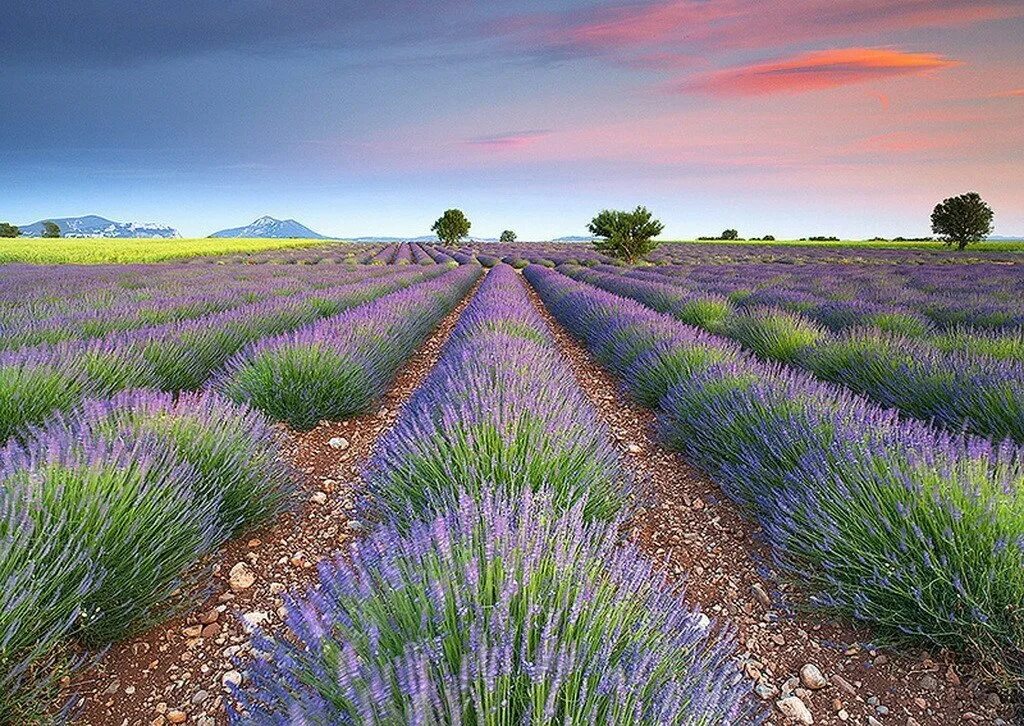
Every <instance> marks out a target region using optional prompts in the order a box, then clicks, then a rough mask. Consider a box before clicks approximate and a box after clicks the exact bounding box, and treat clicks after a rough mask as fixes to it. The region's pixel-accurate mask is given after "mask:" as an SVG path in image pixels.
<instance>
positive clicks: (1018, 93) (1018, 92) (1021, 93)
mask: <svg viewBox="0 0 1024 726" xmlns="http://www.w3.org/2000/svg"><path fill="white" fill-rule="evenodd" d="M992 97H993V98H1024V88H1014V89H1012V90H1010V91H1002V92H1000V93H995V94H992Z"/></svg>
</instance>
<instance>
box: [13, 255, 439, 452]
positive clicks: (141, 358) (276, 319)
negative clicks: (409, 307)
mask: <svg viewBox="0 0 1024 726" xmlns="http://www.w3.org/2000/svg"><path fill="white" fill-rule="evenodd" d="M443 269H444V268H442V267H441V266H435V267H432V268H417V269H415V270H411V271H408V272H400V273H396V274H393V275H389V276H385V277H381V278H375V279H370V280H367V281H364V282H361V283H355V284H348V285H341V286H339V287H337V288H328V289H325V290H317V291H314V292H310V293H307V294H303V295H298V296H293V297H291V298H284V299H276V300H270V301H264V302H259V303H254V304H251V305H245V306H242V307H239V308H236V309H234V310H229V311H226V312H223V313H218V314H216V315H212V316H206V317H205V318H203V319H201V320H192V321H183V322H178V323H171V324H166V325H161V326H154V327H150V328H142V329H140V330H136V331H130V332H126V333H120V334H117V335H112V336H107V337H106V338H103V339H95V340H87V341H71V342H65V343H60V344H57V345H52V346H49V345H48V346H36V347H34V348H22V349H19V350H17V351H5V352H0V441H3V440H6V439H7V438H8V437H10V436H13V435H16V434H17V433H18V432H19V431H23V430H24V428H25V427H26V426H28V425H31V424H38V423H40V422H42V421H43V420H44V419H45V418H46V417H47V416H49V415H50V414H51V413H53V412H54V411H67V410H69V409H71V408H72V407H73V406H75V405H76V404H77V403H78V402H79V401H81V400H82V398H84V397H87V396H92V397H109V396H111V395H113V394H114V393H116V392H117V391H120V390H123V389H126V388H133V387H140V388H141V387H145V388H159V389H163V390H167V391H182V390H192V389H196V388H198V387H200V386H201V385H203V384H204V383H205V382H206V380H207V379H208V378H209V377H210V376H211V375H212V374H213V372H214V371H216V370H217V369H218V368H220V367H221V366H222V365H223V364H224V363H225V362H226V361H227V359H228V358H230V357H231V356H232V355H234V354H235V353H237V352H238V351H239V350H240V349H242V348H243V347H244V346H245V345H247V344H249V343H251V342H252V341H255V340H258V339H260V338H263V337H266V336H271V335H277V334H281V333H283V332H284V331H287V330H291V329H294V328H297V327H300V326H302V325H306V324H309V323H310V322H312V321H314V320H316V319H318V318H320V317H324V316H328V315H336V314H337V313H338V312H339V311H341V310H344V309H347V308H349V307H352V306H354V305H358V304H360V303H362V302H365V301H367V300H371V299H373V298H376V297H379V296H381V295H384V294H386V293H388V292H391V291H394V290H396V289H400V288H402V287H405V286H407V285H410V284H412V283H414V282H416V281H418V280H423V279H429V278H431V277H435V276H436V275H438V274H440V273H441V272H443Z"/></svg>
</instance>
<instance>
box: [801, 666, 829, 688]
mask: <svg viewBox="0 0 1024 726" xmlns="http://www.w3.org/2000/svg"><path fill="white" fill-rule="evenodd" d="M800 682H801V683H803V684H804V686H805V687H806V688H810V689H811V690H812V691H816V690H818V689H819V688H824V687H825V686H827V685H828V681H827V680H826V679H825V676H823V675H822V674H821V670H819V669H818V666H816V665H814V664H813V663H805V664H804V666H803V668H801V669H800Z"/></svg>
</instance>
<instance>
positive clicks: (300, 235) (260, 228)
mask: <svg viewBox="0 0 1024 726" xmlns="http://www.w3.org/2000/svg"><path fill="white" fill-rule="evenodd" d="M210 236H211V237H246V238H248V237H259V238H270V237H282V238H295V239H327V237H324V236H323V235H322V234H317V233H316V232H314V231H313V230H311V229H310V228H309V227H307V226H306V225H304V224H299V223H298V222H296V221H295V220H294V219H283V220H282V219H274V218H273V217H260V218H259V219H257V220H256V221H255V222H253V223H252V224H249V225H246V226H245V227H235V228H234V229H222V230H221V231H220V232H214V233H213V234H211V235H210Z"/></svg>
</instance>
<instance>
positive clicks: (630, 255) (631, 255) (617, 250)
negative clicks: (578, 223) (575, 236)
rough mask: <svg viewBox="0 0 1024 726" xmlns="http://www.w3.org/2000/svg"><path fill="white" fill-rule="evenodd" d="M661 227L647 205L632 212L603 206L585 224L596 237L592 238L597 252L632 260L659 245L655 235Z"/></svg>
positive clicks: (662, 227)
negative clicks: (603, 207) (602, 208)
mask: <svg viewBox="0 0 1024 726" xmlns="http://www.w3.org/2000/svg"><path fill="white" fill-rule="evenodd" d="M664 228H665V225H663V224H662V223H661V222H659V221H658V220H657V219H654V217H653V215H652V214H651V212H650V211H649V210H648V209H647V207H637V208H636V209H634V210H633V211H632V212H628V211H620V210H612V209H605V210H603V211H601V212H599V213H598V215H597V216H596V217H594V218H593V219H592V220H591V221H590V224H589V225H587V229H589V230H590V233H591V234H593V235H595V236H596V237H597V238H598V239H597V240H595V241H594V247H595V248H596V249H597V251H598V252H603V253H605V254H607V255H611V256H612V257H617V258H619V259H621V260H625V261H626V262H629V263H631V264H632V263H633V262H636V260H638V259H639V258H641V257H643V256H644V255H646V254H647V253H648V252H650V251H652V250H653V249H655V248H656V247H657V246H658V243H657V242H655V241H654V238H655V237H657V236H658V235H659V234H661V232H662V230H663V229H664Z"/></svg>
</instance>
